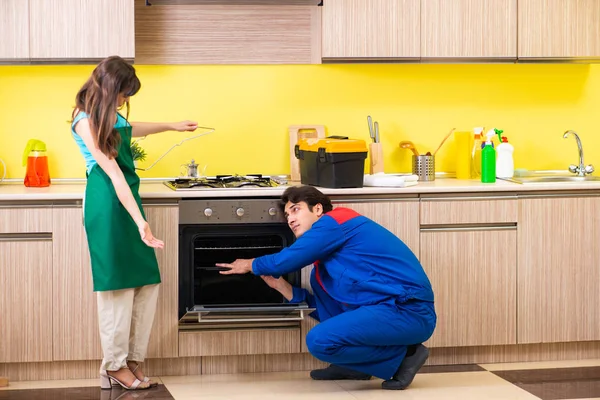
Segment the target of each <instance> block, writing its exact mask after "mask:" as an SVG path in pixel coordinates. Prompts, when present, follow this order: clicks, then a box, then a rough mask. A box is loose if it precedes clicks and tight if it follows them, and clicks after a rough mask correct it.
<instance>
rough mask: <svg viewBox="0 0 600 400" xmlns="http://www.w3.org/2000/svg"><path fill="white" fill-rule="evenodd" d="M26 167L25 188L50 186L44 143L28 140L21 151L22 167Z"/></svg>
mask: <svg viewBox="0 0 600 400" xmlns="http://www.w3.org/2000/svg"><path fill="white" fill-rule="evenodd" d="M25 165H27V169H26V171H25V180H24V181H23V183H24V184H25V186H27V187H48V186H50V172H49V170H48V156H47V155H46V143H44V142H42V141H41V140H37V139H30V140H29V141H28V142H27V145H26V146H25V150H24V151H23V166H25Z"/></svg>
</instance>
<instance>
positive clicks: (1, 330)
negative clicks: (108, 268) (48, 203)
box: [0, 233, 53, 363]
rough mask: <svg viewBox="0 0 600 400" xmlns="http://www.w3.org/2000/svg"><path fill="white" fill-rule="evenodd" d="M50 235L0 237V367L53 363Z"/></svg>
mask: <svg viewBox="0 0 600 400" xmlns="http://www.w3.org/2000/svg"><path fill="white" fill-rule="evenodd" d="M52 312H53V307H52V241H51V234H50V233H47V234H0V363H21V362H39V361H52Z"/></svg>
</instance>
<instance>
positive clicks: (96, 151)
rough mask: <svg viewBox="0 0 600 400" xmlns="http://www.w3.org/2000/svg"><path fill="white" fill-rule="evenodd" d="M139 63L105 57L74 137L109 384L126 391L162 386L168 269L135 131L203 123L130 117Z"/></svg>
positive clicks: (82, 96) (82, 103) (103, 374)
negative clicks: (162, 268) (149, 364)
mask: <svg viewBox="0 0 600 400" xmlns="http://www.w3.org/2000/svg"><path fill="white" fill-rule="evenodd" d="M140 86H141V84H140V81H139V79H138V78H137V76H136V74H135V70H134V68H133V67H132V66H131V65H129V64H127V63H126V62H125V61H124V60H123V59H122V58H120V57H116V56H114V57H109V58H107V59H105V60H103V61H102V62H101V63H100V64H98V66H97V67H96V68H95V69H94V71H93V72H92V76H91V77H90V78H89V79H88V81H87V82H86V83H85V84H84V85H83V87H82V88H81V89H80V90H79V92H78V93H77V97H76V108H75V110H73V122H72V125H71V130H72V132H71V133H72V135H73V137H74V139H75V141H76V142H77V144H78V145H79V148H80V150H81V153H82V155H83V156H84V159H85V161H86V168H87V174H86V175H87V185H86V190H85V196H84V205H83V212H84V225H85V231H86V235H87V240H88V247H89V250H90V258H91V264H92V279H93V283H94V291H95V292H97V293H98V319H99V325H100V338H101V342H102V351H103V353H104V359H103V360H102V366H101V368H100V384H101V387H102V389H110V388H111V381H112V382H114V383H116V384H119V385H121V386H123V387H124V388H126V389H147V388H149V387H151V386H155V385H156V384H155V383H154V382H151V381H150V380H149V379H148V378H147V377H146V376H145V375H144V373H143V372H142V369H141V368H140V366H139V364H140V363H141V362H143V361H144V358H145V355H146V349H147V347H148V340H149V338H150V329H151V327H152V323H153V320H154V314H155V311H156V301H157V297H158V284H159V283H160V273H159V269H158V262H157V259H156V255H155V253H154V250H153V248H162V247H163V246H164V244H163V242H162V241H161V240H159V239H157V238H155V237H154V236H153V235H152V232H151V231H150V227H149V225H148V222H146V219H145V215H144V211H143V209H142V204H141V199H140V195H139V193H138V189H139V186H140V179H139V177H138V176H137V174H136V173H135V168H134V164H133V159H132V155H131V148H130V145H131V137H132V136H146V135H150V134H153V133H158V132H164V131H168V130H175V131H179V132H183V131H194V130H196V128H197V125H198V124H197V123H196V122H191V121H184V122H178V123H141V122H140V123H137V122H134V123H131V124H130V123H129V122H128V121H127V118H126V117H123V116H122V115H121V114H120V113H119V112H118V111H117V110H118V109H120V108H122V107H123V106H124V105H125V106H126V109H127V114H126V116H128V115H129V98H130V97H131V96H133V95H135V94H136V93H137V92H138V90H139V89H140Z"/></svg>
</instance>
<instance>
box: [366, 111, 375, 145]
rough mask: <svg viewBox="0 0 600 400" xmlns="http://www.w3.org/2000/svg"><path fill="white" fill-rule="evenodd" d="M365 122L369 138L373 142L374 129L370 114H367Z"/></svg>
mask: <svg viewBox="0 0 600 400" xmlns="http://www.w3.org/2000/svg"><path fill="white" fill-rule="evenodd" d="M367 122H368V123H369V136H370V137H371V140H373V142H375V131H374V130H373V118H371V116H370V115H367Z"/></svg>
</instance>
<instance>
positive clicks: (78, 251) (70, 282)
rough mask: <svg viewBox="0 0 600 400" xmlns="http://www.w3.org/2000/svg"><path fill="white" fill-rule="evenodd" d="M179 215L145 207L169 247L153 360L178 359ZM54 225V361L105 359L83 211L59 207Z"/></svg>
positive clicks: (161, 257) (161, 258) (162, 258)
mask: <svg viewBox="0 0 600 400" xmlns="http://www.w3.org/2000/svg"><path fill="white" fill-rule="evenodd" d="M178 212H179V209H178V207H177V205H176V204H173V205H148V206H145V213H146V218H147V220H148V222H149V224H150V227H151V229H152V233H153V234H154V235H155V236H156V237H158V238H159V239H161V240H163V241H164V242H165V248H164V249H161V250H157V257H158V263H159V267H160V270H161V279H162V283H161V286H160V289H159V290H160V292H159V297H158V308H157V312H156V315H155V317H154V324H153V327H152V333H151V334H150V343H149V346H148V355H147V356H148V358H173V357H177V355H178V342H177V340H178V336H177V333H178V332H177V301H178V297H177V293H178V292H177V287H178V282H177V279H178V278H177V277H178V274H177V268H178V265H177V260H178V257H177V253H178V230H177V229H178V218H179V214H178ZM53 221H54V222H53V238H54V240H53V246H54V249H53V250H54V251H53V265H54V274H53V279H52V280H51V281H52V282H53V283H52V285H53V290H54V294H55V295H54V303H53V309H54V313H53V329H52V331H53V341H54V360H55V361H62V360H97V359H101V358H102V350H101V346H100V334H99V332H98V311H97V303H96V293H94V292H93V287H92V272H91V266H90V258H89V252H88V244H87V238H86V235H85V230H84V227H83V220H82V210H81V207H80V206H78V207H75V206H71V207H68V206H65V207H55V208H54V210H53Z"/></svg>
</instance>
